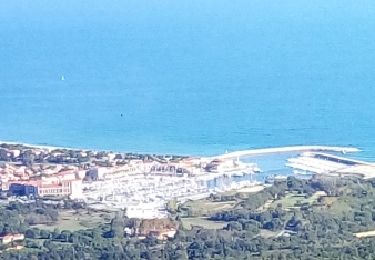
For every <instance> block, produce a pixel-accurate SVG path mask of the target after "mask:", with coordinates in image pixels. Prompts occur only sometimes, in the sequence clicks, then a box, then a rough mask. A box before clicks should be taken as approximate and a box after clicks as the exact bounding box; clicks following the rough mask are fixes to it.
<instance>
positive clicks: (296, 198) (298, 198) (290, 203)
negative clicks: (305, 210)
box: [270, 192, 321, 209]
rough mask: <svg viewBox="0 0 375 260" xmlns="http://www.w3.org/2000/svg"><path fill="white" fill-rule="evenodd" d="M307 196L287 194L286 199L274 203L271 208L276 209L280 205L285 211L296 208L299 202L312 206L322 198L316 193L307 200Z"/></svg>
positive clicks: (293, 193)
mask: <svg viewBox="0 0 375 260" xmlns="http://www.w3.org/2000/svg"><path fill="white" fill-rule="evenodd" d="M305 196H306V194H297V193H295V192H291V193H287V194H286V195H285V197H283V198H281V199H278V200H275V201H273V202H272V204H271V206H270V208H276V207H277V204H278V203H281V204H282V205H283V208H284V209H288V208H294V207H295V206H294V205H295V204H296V203H297V202H301V203H308V204H312V203H314V202H316V201H317V199H318V198H319V197H320V196H321V194H320V193H318V192H316V193H314V194H313V195H312V196H310V197H307V198H305Z"/></svg>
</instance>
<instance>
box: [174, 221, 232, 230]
mask: <svg viewBox="0 0 375 260" xmlns="http://www.w3.org/2000/svg"><path fill="white" fill-rule="evenodd" d="M181 222H182V228H183V229H186V230H190V229H191V228H192V226H198V227H203V228H204V229H223V228H224V227H225V226H226V222H221V221H211V220H208V219H206V218H182V219H181Z"/></svg>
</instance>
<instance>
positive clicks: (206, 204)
mask: <svg viewBox="0 0 375 260" xmlns="http://www.w3.org/2000/svg"><path fill="white" fill-rule="evenodd" d="M235 205H236V201H219V202H216V201H210V200H196V201H188V202H186V203H185V205H184V206H186V207H190V208H192V209H194V210H197V211H199V210H201V211H215V212H216V211H221V210H226V209H232V208H234V206H235Z"/></svg>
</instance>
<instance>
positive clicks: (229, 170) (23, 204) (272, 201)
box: [0, 143, 375, 259]
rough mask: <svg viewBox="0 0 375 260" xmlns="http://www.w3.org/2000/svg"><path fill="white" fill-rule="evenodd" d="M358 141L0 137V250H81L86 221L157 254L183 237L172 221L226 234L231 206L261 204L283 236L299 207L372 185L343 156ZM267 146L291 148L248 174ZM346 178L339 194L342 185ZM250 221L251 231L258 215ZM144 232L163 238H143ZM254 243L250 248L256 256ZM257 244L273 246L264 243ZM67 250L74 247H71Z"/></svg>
mask: <svg viewBox="0 0 375 260" xmlns="http://www.w3.org/2000/svg"><path fill="white" fill-rule="evenodd" d="M357 151H358V149H356V148H352V147H349V148H348V147H346V148H343V147H324V146H295V147H280V148H266V149H252V150H244V151H234V152H226V153H224V154H222V155H217V156H212V157H189V156H176V155H170V156H166V155H155V154H137V153H119V152H109V151H91V150H83V149H67V148H56V147H42V146H34V145H26V144H15V143H2V144H0V182H1V186H0V187H1V191H0V203H1V205H0V210H1V212H0V214H2V216H3V218H4V219H7V216H8V218H9V217H10V218H12V219H14V220H15V221H18V222H15V223H13V224H11V225H10V224H8V223H6V222H2V225H3V226H2V231H1V232H0V251H1V250H5V251H3V252H8V251H9V250H11V251H9V252H18V254H21V252H29V253H30V250H31V249H32V250H37V252H38V255H39V256H41V255H45V254H47V255H48V254H50V253H51V254H52V253H53V252H54V250H60V251H59V252H65V251H64V249H63V248H61V246H62V245H63V244H67V245H70V244H73V245H74V246H75V247H74V248H75V250H83V248H82V247H81V246H80V244H79V243H77V242H75V241H76V240H74V236H78V237H85V238H86V239H87V235H88V233H87V232H89V231H90V230H91V231H90V232H94V233H95V234H96V235H94V233H92V235H89V236H91V237H92V238H90V239H94V238H93V237H94V236H95V240H96V241H102V242H101V243H104V242H105V241H122V242H121V243H125V242H126V241H132V240H122V239H124V238H127V239H132V238H135V239H137V240H134V241H143V242H142V243H145V244H146V245H147V247H149V249H150V250H151V251H152V254H154V255H156V254H159V253H157V252H159V250H160V248H162V250H164V248H165V246H166V245H167V243H168V241H174V240H176V239H177V240H180V239H182V238H181V234H184V233H179V231H186V232H190V233H189V234H191V235H193V234H198V233H199V232H200V231H201V230H203V231H204V230H221V231H222V232H230V233H231V234H233V233H232V232H233V230H242V228H239V227H238V226H235V225H239V224H234V222H233V221H234V220H235V219H237V217H230V215H231V214H235V216H237V214H243V213H241V212H243V210H247V211H251V212H255V214H261V215H262V214H264V220H262V218H260V219H258V220H257V221H261V223H262V225H261V231H260V233H259V234H260V235H261V236H265V237H275V238H277V237H285V238H290V237H291V236H295V235H296V234H297V231H298V230H301V229H300V226H301V222H299V221H297V220H296V219H295V218H296V216H300V217H301V216H302V215H299V214H300V213H298V212H304V210H306V209H307V210H308V209H309V210H313V209H314V207H321V206H322V205H323V206H324V207H326V208H327V210H329V209H331V207H332V203H333V202H332V201H336V200H337V201H341V200H344V201H345V203H347V202H348V199H347V197H345V196H354V195H352V193H351V192H353V187H357V186H358V187H359V188H360V189H363V187H365V186H366V185H367V186H368V185H371V183H372V180H373V179H375V164H374V163H371V162H366V161H361V160H358V159H353V158H350V156H345V157H343V156H342V154H346V153H354V152H357ZM273 154H288V156H289V155H290V157H288V158H287V159H286V160H285V161H284V165H285V167H286V168H288V169H289V170H290V171H289V174H288V175H278V174H272V175H271V174H265V179H264V180H263V181H259V178H258V179H257V178H255V177H256V176H257V175H258V174H262V173H263V172H262V169H261V168H260V167H259V166H258V165H257V163H255V161H256V160H251V159H250V160H243V158H252V156H259V155H266V156H267V155H273ZM288 176H289V177H288ZM290 177H292V178H290ZM346 185H348V186H347V187H348V189H345V192H348V194H347V195H345V194H346V193H344V190H343V188H342V187H345V186H346ZM353 185H354V186H353ZM367 186H366V187H367ZM366 189H367V190H369V189H370V187H367V188H366ZM356 192H357V191H356ZM360 192H362V193H363V192H367V191H360ZM363 194H367V193H363ZM363 194H362V195H361V196H363ZM371 194H372V193H371ZM340 198H342V199H340ZM350 203H354V202H350ZM336 204H338V202H337V203H336ZM338 205H339V204H338ZM350 205H352V204H350ZM273 210H282V211H284V212H286V213H285V215H284V217H282V216H278V217H274V216H273V217H272V218H273V219H274V220H275V219H279V220H278V221H283V223H285V224H282V225H281V224H275V223H276V222H275V223H273V222H266V219H267V218H268V217H267V216H268V215H266V214H267V212H269V211H271V212H273V213H272V214H275V212H277V211H273ZM296 212H297V213H298V214H297V213H296ZM9 214H18V215H13V216H12V215H9ZM228 214H229V215H228ZM251 214H253V213H251ZM277 214H279V213H277ZM296 214H297V215H296ZM262 216H263V215H262ZM18 219H20V220H18ZM274 220H272V221H274ZM309 221H311V222H313V221H314V220H309ZM25 223H27V224H25ZM235 223H237V222H235ZM249 223H250V222H249ZM249 223H248V224H247V225H250V224H249ZM251 223H252V224H251V225H253V224H254V225H255V226H256V230H258V231H257V232H259V224H256V223H253V222H251ZM25 225H26V226H25ZM232 225H234V226H232ZM366 225H367V224H366ZM255 226H254V227H252V228H255ZM366 227H367V229H369V228H371V227H372V225H370V224H368V225H367V226H366ZM243 228H245V227H243ZM52 229H53V232H52ZM262 230H264V231H262ZM275 230H277V232H276V231H275ZM353 230H355V231H356V232H354V233H353V235H354V236H355V237H357V238H367V237H369V236H370V237H371V236H375V232H373V231H369V232H367V231H366V230H365V229H363V228H362V229H353ZM72 232H73V233H72ZM85 232H86V233H85ZM194 232H196V233H194ZM262 232H263V233H262ZM264 232H266V233H264ZM267 232H268V233H267ZM264 234H267V235H264ZM270 234H271V235H270ZM234 235H235V234H234ZM150 238H152V239H155V240H156V241H160V242H158V243H161V244H155V245H152V244H151V245H150V244H149V243H150V240H149V239H150ZM106 239H109V240H106ZM111 239H120V240H111ZM45 240H47V241H51V244H48V243H47V244H46V242H43V241H45ZM40 242H43V245H41V244H40ZM59 243H63V244H59ZM87 243H88V244H87V245H92V242H87ZM90 243H91V244H90ZM112 243H115V242H112ZM132 243H133V242H132ZM189 243H190V242H189ZM189 243H188V242H186V243H185V244H186V245H187V244H189ZM227 243H230V242H229V241H227ZM108 246H110V245H108ZM112 246H113V247H114V248H117V247H116V245H114V244H113V245H112ZM123 246H125V247H126V245H123ZM49 247H51V248H49ZM45 248H49V249H48V251H46V250H45ZM95 248H96V249H92V250H94V251H93V252H90V253H86V258H85V259H90V257H91V256H92V255H94V254H97V255H102V256H103V254H104V256H105V252H104V251H103V250H102V247H101V246H100V244H99V245H97V247H95ZM25 250H26V251H25ZM95 250H97V252H96V253H95ZM114 250H115V251H116V250H117V251H118V249H114ZM129 250H130V251H131V250H133V249H129ZM165 250H172V249H165ZM175 250H176V249H173V250H172V251H173V252H174V251H175ZM184 250H185V249H184ZM186 250H187V251H186V252H190V251H189V250H190V249H186ZM254 250H255V251H254V252H253V253H251V255H252V256H259V254H260V253H259V251H257V249H254ZM120 251H121V250H120ZM130 251H129V252H130ZM31 252H36V251H31ZM126 252H127V253H126V254H128V253H129V252H128V251H126ZM194 252H195V251H194ZM220 252H221V253H220V254H223V252H224V251H220ZM265 252H268V253H269V254H274V252H273V251H272V250H268V251H265ZM10 254H11V253H10ZM114 254H115V253H114ZM213 254H215V253H214V252H213ZM71 257H73V258H74V257H76V255H75V253H74V252H73V253H72V256H71ZM104 258H106V257H104ZM127 258H129V259H131V258H133V256H129V257H127ZM141 258H142V257H141ZM158 258H163V256H162V255H161V256H160V255H159V256H158ZM178 258H179V257H178ZM187 258H189V259H190V258H191V257H185V258H184V259H187ZM114 259H116V257H115V258H114ZM145 259H152V258H147V257H145Z"/></svg>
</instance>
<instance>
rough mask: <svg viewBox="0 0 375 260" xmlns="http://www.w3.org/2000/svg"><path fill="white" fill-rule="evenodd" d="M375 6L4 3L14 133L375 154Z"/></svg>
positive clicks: (2, 106) (0, 92)
mask: <svg viewBox="0 0 375 260" xmlns="http://www.w3.org/2000/svg"><path fill="white" fill-rule="evenodd" d="M374 43H375V1H373V0H364V1H355V0H329V1H327V0H317V1H309V0H285V1H276V0H272V1H271V0H251V1H249V0H238V1H224V0H215V1H214V0H207V1H206V0H203V1H202V0H181V1H175V0H162V1H154V0H147V1H142V0H136V1H130V0H126V1H114V0H106V1H104V0H101V1H99V0H92V1H83V0H64V1H49V0H34V1H28V0H13V1H0V140H7V141H21V142H28V143H34V144H48V145H55V146H66V147H82V148H90V149H106V150H116V151H135V152H155V153H169V154H170V153H179V154H191V155H207V154H219V153H223V152H224V151H225V150H228V151H232V150H237V149H248V148H258V147H273V146H286V145H299V144H303V145H342V146H348V145H352V146H355V147H358V148H360V149H362V150H363V152H361V153H360V154H359V155H358V156H359V157H361V158H365V159H369V160H375V138H374V133H375V120H374V116H375V44H374Z"/></svg>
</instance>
